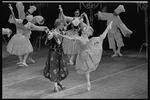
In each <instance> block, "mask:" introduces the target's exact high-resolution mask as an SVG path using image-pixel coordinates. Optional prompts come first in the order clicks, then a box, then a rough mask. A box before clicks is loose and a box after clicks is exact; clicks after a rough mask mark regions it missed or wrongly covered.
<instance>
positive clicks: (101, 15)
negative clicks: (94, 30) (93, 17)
mask: <svg viewBox="0 0 150 100" xmlns="http://www.w3.org/2000/svg"><path fill="white" fill-rule="evenodd" d="M111 16H112V13H105V12H100V11H98V19H100V20H108V19H110V17H111Z"/></svg>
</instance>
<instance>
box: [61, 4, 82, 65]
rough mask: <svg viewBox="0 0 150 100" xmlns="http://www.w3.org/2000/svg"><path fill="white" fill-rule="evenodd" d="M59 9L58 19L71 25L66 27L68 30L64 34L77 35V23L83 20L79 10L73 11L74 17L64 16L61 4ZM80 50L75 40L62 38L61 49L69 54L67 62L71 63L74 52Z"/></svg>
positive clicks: (78, 28)
mask: <svg viewBox="0 0 150 100" xmlns="http://www.w3.org/2000/svg"><path fill="white" fill-rule="evenodd" d="M59 9H60V19H61V20H63V21H64V23H67V22H68V23H69V24H70V25H69V26H71V29H67V30H68V31H67V32H66V35H68V36H72V35H78V34H79V30H80V27H79V24H80V23H81V22H82V21H83V17H82V15H83V14H81V16H79V15H80V12H79V10H77V11H75V13H74V14H75V17H69V16H65V15H64V13H63V9H62V8H61V5H59ZM79 50H80V47H79V45H78V43H77V41H76V40H69V39H64V40H63V51H64V53H65V54H67V55H68V56H70V57H69V58H70V60H69V64H73V58H74V56H75V54H78V51H79Z"/></svg>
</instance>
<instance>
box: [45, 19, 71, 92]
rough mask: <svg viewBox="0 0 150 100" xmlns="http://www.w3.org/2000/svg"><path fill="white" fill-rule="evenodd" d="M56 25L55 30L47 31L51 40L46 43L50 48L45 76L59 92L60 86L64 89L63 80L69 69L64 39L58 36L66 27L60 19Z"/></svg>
mask: <svg viewBox="0 0 150 100" xmlns="http://www.w3.org/2000/svg"><path fill="white" fill-rule="evenodd" d="M54 25H55V29H53V30H51V31H49V30H46V32H47V33H48V39H49V41H46V45H48V46H49V52H48V58H47V61H46V65H45V68H44V76H45V78H48V79H49V80H50V81H52V82H54V91H55V92H58V91H59V89H58V86H60V87H61V89H64V86H62V80H64V79H65V78H66V77H67V76H68V69H67V67H66V66H65V65H66V64H65V60H64V53H63V49H62V37H59V36H57V35H56V34H58V33H61V31H60V30H62V29H63V27H64V26H63V23H62V22H61V21H60V20H59V19H57V20H56V21H55V24H54Z"/></svg>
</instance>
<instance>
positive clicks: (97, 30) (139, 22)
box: [2, 2, 148, 50]
mask: <svg viewBox="0 0 150 100" xmlns="http://www.w3.org/2000/svg"><path fill="white" fill-rule="evenodd" d="M8 4H9V3H2V27H4V28H5V27H6V28H10V29H11V30H12V31H13V34H15V31H16V28H15V25H14V24H10V23H8V19H9V15H10V9H9V8H8ZM11 4H12V6H13V9H14V13H15V17H16V18H18V12H17V9H16V5H15V2H13V3H11ZM23 4H24V6H25V12H26V11H27V10H28V9H29V6H30V5H35V6H36V7H37V6H38V5H39V3H35V2H34V3H32V2H31V3H29V2H28V3H23ZM120 4H122V5H124V8H125V9H126V12H125V13H121V14H120V18H121V20H122V22H123V23H124V24H125V25H126V26H127V27H128V28H129V29H130V30H132V31H133V34H132V35H131V37H130V38H126V37H123V41H124V44H125V46H124V47H123V49H127V50H130V49H136V50H138V49H140V47H141V45H142V44H143V43H145V42H146V38H145V21H144V20H145V15H144V10H141V9H140V8H139V11H138V9H137V8H138V5H137V3H101V6H100V3H99V5H98V7H97V8H96V9H94V10H93V14H95V13H97V12H98V11H99V10H100V11H102V8H103V7H105V6H106V7H107V9H106V11H107V12H109V13H112V12H113V11H114V10H115V9H116V8H117V7H118V5H120ZM58 5H62V8H63V11H64V14H65V15H66V16H71V17H73V16H74V11H75V10H77V9H80V13H83V12H86V13H87V14H88V16H89V9H86V8H85V7H84V6H83V4H81V5H80V3H67V2H65V3H46V2H45V3H41V9H39V8H38V7H37V10H36V11H35V12H34V13H33V15H42V16H43V17H44V18H45V19H46V21H45V23H44V25H45V26H48V27H49V29H52V28H53V27H54V21H55V19H57V18H58V13H59V9H58ZM147 12H148V11H147ZM93 28H94V34H93V36H98V35H100V34H101V33H102V32H103V31H104V30H105V28H106V21H101V20H98V18H97V17H95V16H94V22H93ZM40 34H41V35H42V36H44V35H45V32H37V31H33V32H32V35H31V39H30V40H31V43H32V44H33V46H34V45H35V41H36V40H37V38H38V36H40ZM12 36H13V35H11V37H12ZM4 37H5V38H6V41H7V42H8V41H9V40H10V38H7V36H4ZM147 38H148V37H147ZM2 41H3V42H4V40H2ZM44 41H45V37H43V39H42V40H41V45H42V47H45V45H44ZM103 47H104V49H109V45H108V40H107V38H106V39H105V40H104V43H103Z"/></svg>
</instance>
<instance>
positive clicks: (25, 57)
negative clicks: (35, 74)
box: [22, 53, 29, 67]
mask: <svg viewBox="0 0 150 100" xmlns="http://www.w3.org/2000/svg"><path fill="white" fill-rule="evenodd" d="M28 55H29V53H26V54H25V55H24V58H23V63H22V64H23V65H25V66H27V67H28V65H27V64H26V60H27V58H28Z"/></svg>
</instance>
